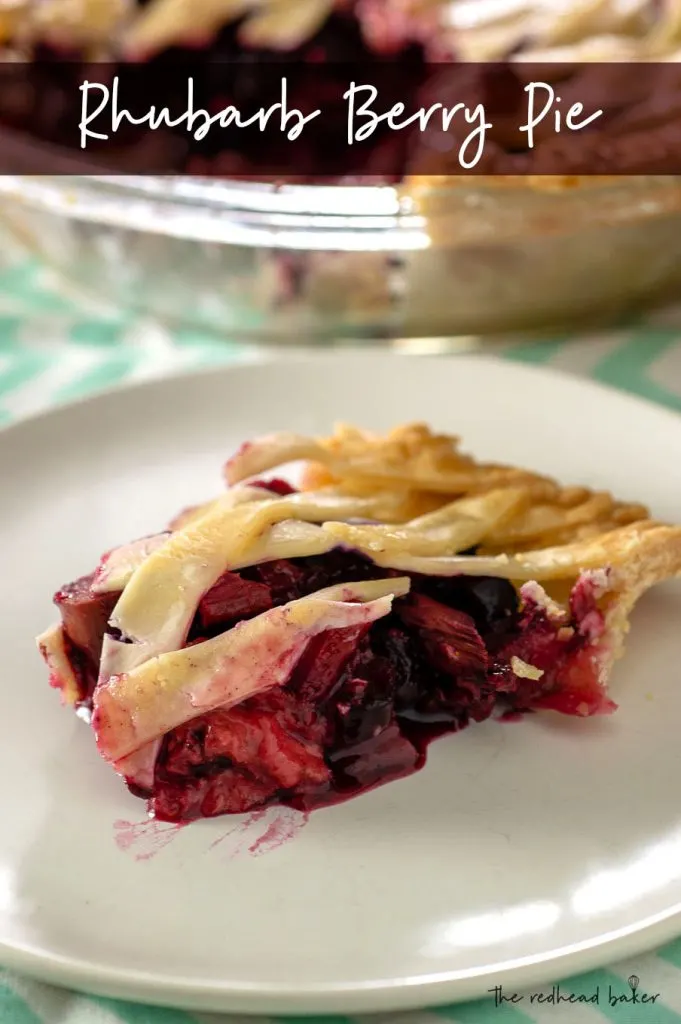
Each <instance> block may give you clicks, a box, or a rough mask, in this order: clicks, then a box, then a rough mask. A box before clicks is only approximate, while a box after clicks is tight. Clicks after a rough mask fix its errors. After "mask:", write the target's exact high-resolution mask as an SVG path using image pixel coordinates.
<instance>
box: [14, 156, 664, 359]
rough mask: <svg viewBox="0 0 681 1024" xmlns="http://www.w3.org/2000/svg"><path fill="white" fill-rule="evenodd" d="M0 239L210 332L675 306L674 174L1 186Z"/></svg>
mask: <svg viewBox="0 0 681 1024" xmlns="http://www.w3.org/2000/svg"><path fill="white" fill-rule="evenodd" d="M0 228H1V229H2V230H3V231H5V232H8V233H9V234H10V235H11V236H13V237H14V238H15V239H16V240H18V241H19V242H21V243H22V244H23V245H24V246H25V247H26V248H27V249H28V250H29V251H30V252H32V253H33V254H34V255H35V256H38V257H40V258H41V259H43V260H45V261H46V262H47V263H48V264H49V265H51V266H52V267H53V268H54V269H56V270H58V271H60V272H61V273H62V274H63V275H64V277H65V278H66V279H68V281H69V282H70V283H71V284H72V285H73V284H75V285H79V286H80V287H81V288H82V289H85V290H86V291H88V292H90V293H92V294H95V295H97V296H99V297H102V298H106V299H108V300H109V301H111V302H113V303H115V304H118V305H121V306H125V307H128V308H131V309H134V310H137V311H139V312H140V313H143V314H146V315H148V316H151V317H154V318H156V319H158V320H160V321H162V322H165V323H171V324H178V323H179V324H183V325H185V326H188V327H191V328H194V329H199V330H203V331H210V332H217V333H219V334H222V335H225V336H226V337H231V338H234V337H245V338H248V337H249V336H251V337H253V338H255V337H257V339H258V340H259V341H263V340H265V341H269V342H293V343H295V344H298V345H299V344H301V343H309V344H314V343H325V342H330V341H342V340H353V339H354V340H360V339H365V340H374V341H376V340H381V341H385V342H386V343H390V342H391V341H394V340H396V339H402V340H404V339H409V338H412V339H414V338H417V339H428V338H431V339H432V338H445V337H462V336H465V337H470V336H475V337H478V336H483V337H484V336H488V337H490V336H491V337H494V336H499V335H508V334H514V333H516V332H518V331H521V330H522V331H542V330H548V329H553V330H555V329H561V328H563V327H568V326H570V327H576V326H587V325H596V324H599V325H602V324H605V323H612V322H614V321H617V320H621V319H623V318H624V317H627V316H631V315H632V314H634V313H635V312H636V311H638V310H641V309H643V308H644V307H647V306H652V305H656V304H663V303H665V302H667V301H673V300H675V299H678V298H679V297H681V178H679V177H666V178H665V177H639V176H636V177H621V178H608V179H599V178H591V179H583V178H580V179H573V181H572V182H566V181H564V180H561V181H560V182H558V181H555V182H552V179H543V180H542V182H541V183H540V184H539V185H538V184H537V183H536V180H534V179H531V180H527V179H526V180H523V179H499V178H497V179H494V178H482V177H477V178H472V177H471V178H467V179H419V180H418V181H417V182H414V183H413V184H411V185H410V186H409V187H406V186H402V187H401V188H393V187H387V186H379V185H376V186H338V185H336V186H322V185H314V186H300V185H296V186H293V185H291V186H285V187H281V186H280V187H275V186H272V185H266V184H260V183H253V182H243V181H242V182H236V181H227V180H208V179H199V178H196V179H193V178H178V177H176V178H156V177H144V176H139V177H128V178H123V177H111V176H107V177H101V176H93V175H65V176H61V177H56V176H55V177H45V176H41V177H35V176H29V175H23V174H16V175H11V174H7V175H4V176H2V177H0Z"/></svg>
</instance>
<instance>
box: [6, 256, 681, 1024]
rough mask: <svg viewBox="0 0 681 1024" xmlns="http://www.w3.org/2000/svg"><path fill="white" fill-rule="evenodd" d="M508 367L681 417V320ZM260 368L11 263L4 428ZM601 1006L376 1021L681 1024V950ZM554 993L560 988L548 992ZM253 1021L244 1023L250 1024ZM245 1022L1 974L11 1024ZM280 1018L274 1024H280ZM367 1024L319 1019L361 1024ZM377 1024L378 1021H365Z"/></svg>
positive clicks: (588, 982)
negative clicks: (87, 402) (232, 366)
mask: <svg viewBox="0 0 681 1024" xmlns="http://www.w3.org/2000/svg"><path fill="white" fill-rule="evenodd" d="M497 350H498V352H499V354H500V355H501V356H502V357H503V358H506V359H514V360H517V361H520V362H528V363H536V364H544V365H548V366H553V367H556V368H559V369H561V370H564V371H566V372H570V373H576V374H581V375H583V376H587V377H590V378H592V379H594V380H598V381H601V382H603V383H605V384H610V385H611V386H614V387H617V388H620V389H623V390H625V391H629V392H631V393H633V394H636V395H640V396H641V397H643V398H647V399H649V400H651V401H655V402H658V403H661V404H663V405H666V406H667V407H669V408H672V409H676V410H678V411H680V412H681V309H679V310H670V311H666V312H664V313H658V314H657V315H655V316H652V317H649V318H647V319H646V320H645V321H641V322H640V323H637V324H635V325H634V326H630V327H628V328H627V329H621V330H617V331H611V332H607V333H601V334H590V335H588V336H584V335H582V336H580V337H578V338H571V337H561V338H550V339H546V340H542V341H533V342H531V343H529V344H519V343H517V342H509V343H508V344H503V345H499V346H498V349H497ZM248 358H253V351H252V350H249V349H246V348H244V347H243V346H240V345H238V344H236V343H230V342H229V341H225V340H219V339H214V338H208V337H205V336H202V335H199V334H197V333H195V332H192V331H190V330H183V329H178V330H175V331H172V332H170V331H167V330H165V329H163V328H160V327H159V326H158V325H154V324H149V323H144V322H140V321H139V320H138V319H136V318H135V317H134V316H133V315H132V314H129V313H125V312H121V311H116V310H112V309H110V308H107V306H106V305H104V304H101V303H99V302H96V301H94V300H89V299H86V298H84V297H82V296H79V295H76V294H68V293H66V292H65V291H64V286H63V284H62V283H61V282H60V281H59V280H58V279H56V278H53V277H52V276H51V274H50V273H49V272H48V271H47V270H45V269H44V268H42V267H40V266H38V265H36V264H35V263H33V262H31V261H23V260H15V259H10V258H8V256H7V254H5V257H4V259H3V256H2V254H0V425H4V424H7V423H11V422H12V421H13V420H15V419H17V418H18V417H23V416H26V415H29V414H31V413H34V412H38V411H40V410H42V409H45V408H49V407H50V406H52V405H54V404H56V403H61V402H66V401H69V400H71V399H73V398H78V397H80V396H82V395H86V394H90V393H92V392H95V391H97V390H98V389H101V388H105V387H110V386H112V385H115V384H122V383H124V382H126V381H130V380H140V379H144V378H150V377H158V376H161V375H164V374H169V373H176V372H179V371H182V370H185V369H188V368H198V367H202V366H210V365H216V366H217V365H220V364H225V363H229V362H233V361H235V360H239V359H248ZM631 975H636V976H637V977H638V978H639V979H640V983H639V989H640V991H642V992H647V993H652V994H656V993H659V997H658V999H657V1000H656V1001H655V1002H654V1003H653V1004H647V1005H641V1004H636V1005H632V1004H631V1003H618V1005H616V1006H612V1005H610V1002H611V1001H610V999H609V996H610V995H612V996H613V997H617V996H619V995H622V996H624V995H630V994H631V988H630V986H629V983H628V981H627V979H628V978H629V977H630V976H631ZM597 989H598V991H599V1001H598V1004H597V1005H594V1004H572V1005H571V1004H569V1003H565V1002H563V1003H561V1004H560V1005H555V1004H551V1003H543V1004H541V1003H539V1002H538V1001H536V1000H535V1001H533V1002H531V1001H530V995H531V993H525V994H524V997H523V999H522V1000H521V1001H520V1002H517V1003H515V1004H513V1005H509V1004H503V1005H500V1006H496V1005H495V1001H494V999H493V998H490V999H487V1000H483V1001H480V1002H475V1003H466V1004H463V1005H461V1004H459V1005H456V1006H451V1007H443V1008H440V1009H437V1010H429V1011H423V1012H419V1013H407V1014H392V1015H390V1017H383V1018H375V1020H376V1022H377V1024H381V1022H386V1021H388V1020H389V1021H390V1022H391V1024H393V1022H394V1024H397V1022H403V1024H437V1022H438V1021H440V1022H442V1021H450V1022H451V1024H530V1022H535V1024H548V1022H556V1024H560V1022H572V1021H574V1022H575V1024H598V1022H601V1024H603V1022H605V1021H614V1022H617V1024H681V939H679V940H678V941H676V942H673V943H672V944H671V945H668V946H666V947H665V948H664V949H661V950H658V951H657V952H656V953H654V954H650V955H647V956H640V957H636V958H634V959H633V960H631V961H628V962H626V963H618V964H616V965H615V966H613V967H612V968H610V969H608V970H599V971H594V972H592V973H590V974H589V975H582V976H580V977H578V978H572V979H570V980H569V981H566V982H563V983H562V984H561V992H562V993H563V994H573V995H575V996H578V995H580V994H582V995H584V996H585V997H589V996H592V995H593V994H594V993H595V992H596V990H597ZM541 992H542V993H550V992H551V986H550V985H544V986H542V987H541ZM309 1019H310V1020H312V1021H315V1019H314V1018H309ZM246 1020H247V1018H243V1017H242V1018H239V1024H244V1022H245V1021H246ZM236 1021H237V1019H236V1018H230V1017H224V1016H214V1015H210V1014H191V1013H184V1012H182V1011H177V1010H164V1009H155V1008H153V1007H146V1006H139V1005H135V1004H132V1003H125V1002H117V1001H114V1000H109V999H101V998H96V997H92V996H85V995H79V994H75V993H71V992H67V991H64V990H61V989H56V988H53V987H51V986H49V985H43V984H41V983H39V982H35V981H31V980H27V979H25V978H19V977H17V976H15V975H13V974H11V973H9V972H7V971H5V970H3V969H2V967H0V1024H236ZM271 1021H272V1018H269V1019H268V1024H269V1022H271ZM353 1021H357V1024H359V1020H358V1018H344V1017H329V1018H319V1019H317V1020H316V1024H324V1022H327V1024H352V1022H353ZM362 1024H367V1018H362Z"/></svg>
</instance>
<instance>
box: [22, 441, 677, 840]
mask: <svg viewBox="0 0 681 1024" xmlns="http://www.w3.org/2000/svg"><path fill="white" fill-rule="evenodd" d="M294 462H296V463H298V462H302V463H303V469H302V474H301V483H300V487H299V489H294V488H293V487H292V486H291V485H290V484H288V483H286V482H284V481H283V480H282V479H280V478H278V477H276V476H275V477H273V478H271V479H267V475H268V474H269V473H270V472H272V471H277V470H278V469H279V468H280V467H282V466H284V465H288V464H290V463H294ZM225 478H226V482H227V484H228V488H227V490H226V492H225V493H224V494H223V495H222V496H221V497H219V498H217V499H216V500H215V501H212V502H210V503H208V504H206V505H202V506H199V507H194V508H191V509H188V510H187V511H185V512H183V513H182V514H181V515H179V516H178V517H177V518H176V519H175V520H174V522H173V523H171V525H170V526H169V528H168V529H167V530H166V531H165V532H164V533H161V534H158V535H154V536H150V537H145V538H143V539H141V540H138V541H135V542H133V543H132V544H128V545H125V546H123V547H120V548H117V549H115V550H113V551H110V552H108V553H107V554H106V555H105V556H104V557H103V558H102V559H101V561H100V564H99V565H98V566H97V568H96V569H95V571H94V572H93V573H92V574H91V575H89V576H86V577H84V578H82V579H79V580H76V581H75V582H74V583H70V584H68V585H67V586H65V587H63V588H62V589H61V590H60V591H59V592H58V593H57V594H56V596H55V603H56V605H57V607H58V608H59V611H60V614H61V621H60V623H59V624H58V625H55V626H53V627H52V628H51V629H49V630H48V631H47V632H45V633H44V634H43V635H42V636H41V637H40V638H39V640H38V643H39V646H40V650H41V653H42V655H43V657H44V659H45V661H46V662H47V664H48V666H49V669H50V672H51V683H52V685H53V686H55V687H57V688H58V689H59V690H60V691H61V695H62V699H63V701H64V702H65V703H67V704H70V705H72V706H73V707H75V708H76V709H77V710H78V712H79V714H80V715H81V716H82V717H85V718H86V719H87V720H88V721H89V722H90V724H91V726H92V729H93V731H94V733H95V738H96V742H97V746H98V748H99V751H100V753H101V754H102V756H103V757H104V758H105V760H106V761H108V762H109V763H110V764H111V765H112V767H113V768H114V769H115V770H116V771H117V772H118V773H119V774H120V775H122V776H123V777H124V778H125V780H126V782H127V784H128V787H129V788H130V790H131V791H132V792H133V793H134V794H136V795H138V796H140V797H143V798H145V799H146V800H148V806H149V810H150V813H151V814H152V815H154V816H156V817H157V818H159V819H163V820H168V821H188V820H192V819H195V818H199V817H210V816H213V815H219V814H225V813H236V812H243V811H247V810H250V809H252V808H255V807H260V806H262V805H265V804H268V803H272V802H278V803H282V804H287V805H290V806H294V807H297V808H301V809H308V808H312V807H316V806H319V805H323V804H328V803H331V802H334V801H337V800H339V799H342V798H345V797H347V796H350V795H352V794H356V793H359V792H362V791H363V790H366V789H368V788H370V787H372V786H375V785H377V784H379V783H382V782H386V781H388V780H391V779H395V778H397V777H399V776H402V775H405V774H408V773H410V772H412V771H414V770H415V769H416V768H418V767H420V766H421V765H422V764H423V763H424V760H425V755H426V748H427V744H428V742H429V741H430V740H431V739H432V738H434V737H435V736H438V735H440V734H442V733H447V732H454V731H456V730H458V729H460V728H462V727H463V726H465V725H467V724H468V723H469V722H479V721H482V720H484V719H487V718H489V717H490V716H492V715H500V716H503V715H505V714H508V713H512V714H515V713H517V712H524V711H533V710H539V709H549V710H553V711H557V712H562V713H564V714H568V715H581V716H588V715H597V714H607V713H610V712H612V711H613V710H614V709H615V707H616V705H615V704H614V703H613V700H612V698H611V696H610V695H609V693H608V680H609V676H610V671H611V668H612V664H613V661H614V660H615V658H616V657H617V656H618V655H619V654H620V653H621V650H622V643H623V640H624V636H625V633H626V631H627V628H628V619H629V614H630V612H631V609H632V607H633V605H634V603H635V602H636V600H637V599H638V597H639V596H640V595H641V594H642V593H643V592H644V591H645V590H646V589H647V588H648V587H650V586H652V585H653V584H655V583H657V582H658V581H661V580H663V579H666V578H669V577H672V576H677V575H681V526H669V525H665V524H662V523H659V522H656V521H654V520H653V519H651V518H650V517H649V514H648V512H647V510H646V509H645V508H644V507H643V506H641V505H636V504H627V503H624V502H620V501H616V500H614V499H613V498H612V497H611V496H610V494H608V493H605V492H594V491H591V490H588V489H587V488H584V487H567V488H566V487H561V486H560V485H558V484H557V483H555V482H554V481H553V480H551V479H548V478H546V477H544V476H541V475H538V474H536V473H532V472H529V471H526V470H522V469H515V468H512V467H508V466H503V465H496V464H487V463H481V462H477V461H475V460H474V459H473V458H471V457H470V456H468V455H465V454H463V453H462V452H461V451H460V449H459V442H458V439H457V438H453V437H447V436H441V435H436V434H434V433H432V432H431V431H430V430H429V429H428V428H427V427H425V426H423V425H420V424H416V425H408V426H404V427H400V428H398V429H396V430H394V431H392V432H391V433H389V434H388V435H387V436H376V435H373V434H370V433H367V432H365V431H362V430H358V429H356V428H353V427H347V426H341V427H338V428H337V430H336V432H335V433H334V435H333V436H332V437H330V438H328V439H322V440H316V439H311V438H307V437H300V436H297V435H293V434H279V435H275V436H272V437H267V438H264V439H262V440H260V441H256V442H254V443H251V444H247V445H245V446H244V447H243V448H242V449H241V450H240V451H239V452H238V453H237V454H236V455H235V456H234V457H233V458H232V459H231V460H230V461H229V462H228V463H227V465H226V467H225Z"/></svg>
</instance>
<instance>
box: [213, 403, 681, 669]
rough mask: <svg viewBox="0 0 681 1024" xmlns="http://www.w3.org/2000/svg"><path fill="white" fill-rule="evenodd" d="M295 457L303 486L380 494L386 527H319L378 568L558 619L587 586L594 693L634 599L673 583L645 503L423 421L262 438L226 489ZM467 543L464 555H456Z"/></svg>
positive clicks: (676, 566) (662, 540)
mask: <svg viewBox="0 0 681 1024" xmlns="http://www.w3.org/2000/svg"><path fill="white" fill-rule="evenodd" d="M299 459H304V460H305V461H306V465H305V467H304V470H303V474H302V486H303V488H304V489H310V490H312V491H315V492H317V493H319V492H320V489H322V490H323V491H324V492H325V493H326V494H327V495H330V494H338V495H341V494H342V495H345V496H348V497H352V496H355V497H360V496H365V495H368V494H371V495H373V497H374V499H378V498H379V496H380V495H381V494H383V495H384V497H386V498H387V496H388V495H390V497H391V499H392V506H393V508H394V509H395V518H394V519H393V521H391V522H387V521H382V522H378V523H370V524H366V523H360V524H354V523H324V524H323V526H322V529H323V530H324V531H325V532H326V533H329V534H331V535H332V536H333V537H334V538H335V539H336V540H337V542H338V543H343V544H346V545H348V546H350V547H353V548H355V549H357V550H359V551H362V552H364V553H365V554H366V555H368V556H369V557H371V558H372V559H373V560H374V561H375V563H376V564H377V565H380V566H383V567H389V568H391V569H394V570H396V571H404V572H414V573H423V574H424V575H443V576H448V575H455V574H457V573H462V574H465V575H489V576H502V577H505V578H507V579H510V580H512V581H513V582H515V583H516V585H517V586H518V587H519V590H520V593H521V597H522V596H523V592H525V593H526V594H527V593H532V594H533V596H538V598H539V599H540V600H542V601H547V602H549V603H550V604H551V605H552V607H553V608H554V610H555V614H556V615H557V616H560V615H564V614H566V602H567V601H568V600H569V598H570V593H571V591H572V588H573V587H574V586H575V584H576V583H577V582H578V581H579V580H580V579H588V581H589V584H590V585H593V587H594V588H595V589H596V592H597V601H598V607H599V609H600V610H601V611H602V612H603V617H604V621H605V631H604V634H603V636H602V638H601V639H600V640H599V643H598V675H599V679H600V682H601V684H602V685H603V686H605V685H606V683H607V680H608V676H609V673H610V669H611V667H612V663H613V661H614V660H615V659H616V658H617V657H618V656H619V655H620V654H621V652H622V647H623V642H624V638H625V635H626V633H627V630H628V628H629V615H630V613H631V610H632V608H633V607H634V605H635V604H636V602H637V600H638V599H639V597H640V596H641V595H642V594H643V593H644V592H645V591H646V590H648V589H649V588H650V587H652V586H653V585H655V584H656V583H659V582H661V581H663V580H666V579H670V578H672V577H675V576H681V526H672V525H667V524H664V523H659V522H656V521H655V520H653V519H651V517H650V514H649V512H648V510H647V509H646V508H645V506H643V505H640V504H637V503H633V502H626V501H619V500H617V499H615V498H614V497H613V496H612V495H611V494H609V493H608V492H605V491H592V490H591V489H589V488H587V487H575V486H567V487H566V486H561V485H560V484H559V483H557V482H556V481H554V480H552V479H550V478H548V477H546V476H543V475H540V474H538V473H533V472H531V471H528V470H525V469H520V468H516V467H508V466H501V465H498V464H493V463H485V462H478V461H476V460H475V459H474V458H472V457H471V456H470V455H467V454H465V453H464V452H462V451H461V448H460V440H459V438H458V437H450V436H447V435H442V434H434V433H433V432H432V431H431V430H430V429H429V428H428V427H427V426H426V425H424V424H422V423H416V424H407V425H405V426H401V427H398V428H396V429H395V430H392V431H390V432H388V433H387V434H385V435H379V434H374V433H370V432H368V431H364V430H360V429H358V428H356V427H352V426H348V425H345V424H341V425H339V426H337V427H336V429H335V432H334V433H333V434H332V435H331V436H330V437H328V438H321V439H312V438H303V437H299V436H297V435H291V434H278V435H275V436H272V437H267V438H263V439H262V440H261V441H259V442H256V443H255V444H251V445H248V446H246V447H245V448H244V449H242V451H241V452H240V453H238V454H237V455H236V456H235V457H234V458H233V459H231V460H230V461H229V462H228V463H227V466H226V468H225V476H226V479H227V481H228V483H230V484H236V483H238V482H240V481H243V480H245V479H246V478H247V477H249V476H251V475H257V474H261V473H265V472H267V471H268V470H272V469H275V468H276V467H278V466H281V465H283V464H285V463H288V462H291V461H294V460H299ZM470 548H475V553H474V554H462V553H461V552H466V551H467V550H468V549H470ZM523 584H525V586H523ZM535 584H537V587H536V588H535V589H534V590H528V587H529V588H532V587H534V585H535ZM538 584H541V586H538ZM554 602H555V603H554ZM561 602H562V603H561Z"/></svg>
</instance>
